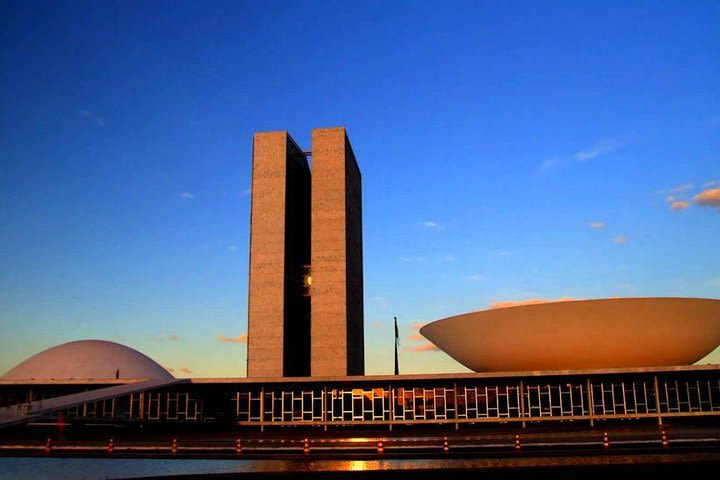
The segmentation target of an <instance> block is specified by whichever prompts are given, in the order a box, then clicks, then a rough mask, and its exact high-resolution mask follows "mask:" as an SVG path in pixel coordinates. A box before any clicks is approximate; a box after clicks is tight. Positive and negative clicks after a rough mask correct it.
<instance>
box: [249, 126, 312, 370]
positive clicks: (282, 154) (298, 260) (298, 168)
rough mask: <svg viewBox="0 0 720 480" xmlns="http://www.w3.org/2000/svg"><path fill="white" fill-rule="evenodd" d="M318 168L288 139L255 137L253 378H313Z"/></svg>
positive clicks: (282, 134) (280, 135)
mask: <svg viewBox="0 0 720 480" xmlns="http://www.w3.org/2000/svg"><path fill="white" fill-rule="evenodd" d="M309 263H310V168H309V167H308V162H307V159H306V157H305V154H304V153H303V151H302V150H301V149H300V148H299V147H298V146H297V145H296V144H295V142H294V141H293V139H292V138H291V137H290V135H288V133H287V132H284V131H282V132H263V133H257V134H255V138H254V142H253V166H252V207H251V217H250V279H249V295H248V359H247V375H248V377H286V376H306V375H309V374H310V299H309V298H308V297H307V296H305V295H304V289H303V275H304V273H305V266H306V265H308V264H309Z"/></svg>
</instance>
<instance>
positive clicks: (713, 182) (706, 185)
mask: <svg viewBox="0 0 720 480" xmlns="http://www.w3.org/2000/svg"><path fill="white" fill-rule="evenodd" d="M716 185H720V182H718V181H717V180H710V181H709V182H705V183H703V188H710V187H714V186H716Z"/></svg>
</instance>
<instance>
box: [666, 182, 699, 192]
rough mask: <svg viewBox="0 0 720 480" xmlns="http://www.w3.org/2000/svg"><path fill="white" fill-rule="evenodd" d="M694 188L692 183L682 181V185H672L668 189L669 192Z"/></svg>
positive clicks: (686, 190)
mask: <svg viewBox="0 0 720 480" xmlns="http://www.w3.org/2000/svg"><path fill="white" fill-rule="evenodd" d="M693 188H695V185H693V184H692V183H683V184H682V185H678V186H677V187H673V188H671V189H670V190H668V191H669V192H670V193H676V194H677V193H685V192H688V191H690V190H692V189H693Z"/></svg>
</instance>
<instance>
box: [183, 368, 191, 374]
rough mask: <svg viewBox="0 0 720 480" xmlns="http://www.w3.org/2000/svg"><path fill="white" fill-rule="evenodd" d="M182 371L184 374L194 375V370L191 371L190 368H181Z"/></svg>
mask: <svg viewBox="0 0 720 480" xmlns="http://www.w3.org/2000/svg"><path fill="white" fill-rule="evenodd" d="M180 371H181V372H182V373H192V370H190V369H189V368H188V367H180Z"/></svg>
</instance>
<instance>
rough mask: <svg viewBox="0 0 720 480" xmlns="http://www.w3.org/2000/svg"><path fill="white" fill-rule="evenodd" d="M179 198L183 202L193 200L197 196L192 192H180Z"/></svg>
mask: <svg viewBox="0 0 720 480" xmlns="http://www.w3.org/2000/svg"><path fill="white" fill-rule="evenodd" d="M178 196H179V197H180V198H182V199H183V200H192V199H194V198H195V195H194V194H192V193H190V192H180V193H179V194H178Z"/></svg>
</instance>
